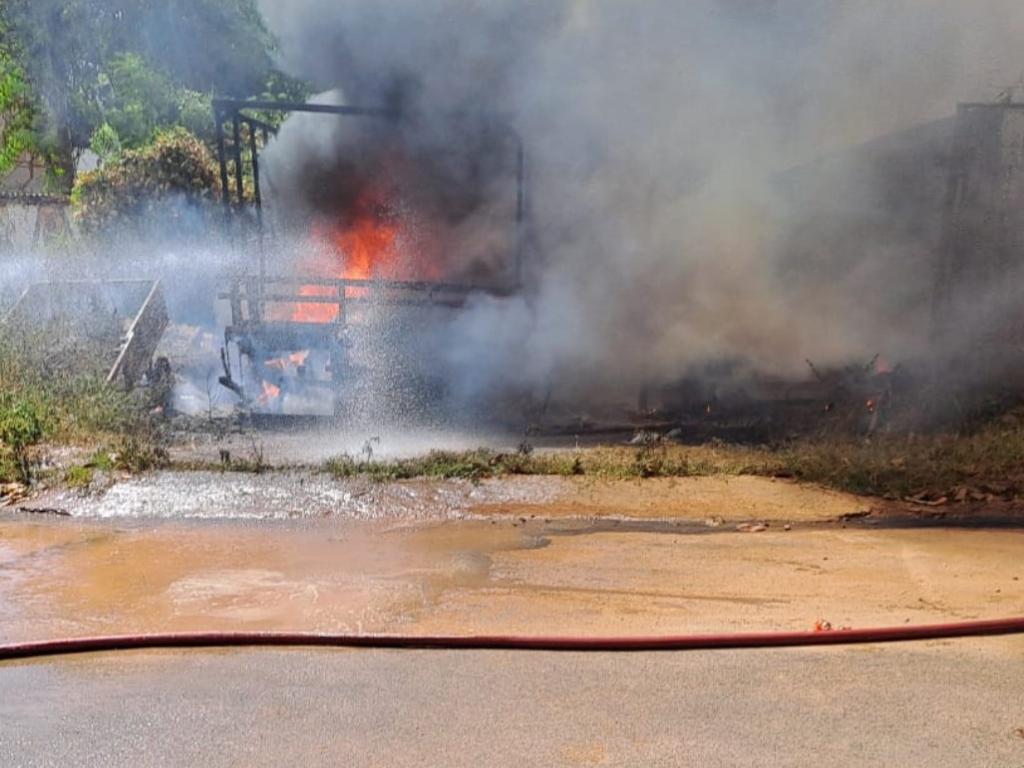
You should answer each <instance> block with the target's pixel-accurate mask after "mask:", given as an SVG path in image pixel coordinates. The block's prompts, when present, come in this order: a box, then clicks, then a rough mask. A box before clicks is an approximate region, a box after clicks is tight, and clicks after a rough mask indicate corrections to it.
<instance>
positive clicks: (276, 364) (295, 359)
mask: <svg viewBox="0 0 1024 768" xmlns="http://www.w3.org/2000/svg"><path fill="white" fill-rule="evenodd" d="M308 357H309V350H308V349H306V350H303V351H302V352H295V353H294V354H291V355H286V356H285V357H279V358H277V359H275V360H267V362H266V363H264V365H265V366H266V367H267V368H272V369H276V370H278V371H282V372H284V371H286V370H287V369H288V368H290V367H295V368H299V367H301V366H303V365H305V364H306V359H307V358H308Z"/></svg>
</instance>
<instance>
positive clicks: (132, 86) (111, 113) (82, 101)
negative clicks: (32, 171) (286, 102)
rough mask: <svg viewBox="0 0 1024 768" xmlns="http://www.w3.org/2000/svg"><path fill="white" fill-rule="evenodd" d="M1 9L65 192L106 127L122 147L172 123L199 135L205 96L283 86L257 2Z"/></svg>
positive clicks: (26, 0)
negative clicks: (79, 160) (81, 155)
mask: <svg viewBox="0 0 1024 768" xmlns="http://www.w3.org/2000/svg"><path fill="white" fill-rule="evenodd" d="M2 13H3V18H4V21H5V23H6V25H7V29H8V36H9V37H10V38H11V39H12V40H13V41H14V42H15V43H16V47H17V50H18V64H19V65H20V67H21V68H22V72H23V75H24V77H23V80H24V82H25V83H26V84H27V85H28V86H30V88H31V90H32V92H33V93H34V95H35V98H36V99H37V100H38V103H39V104H40V105H42V107H43V110H42V112H43V116H44V118H45V119H41V120H40V119H37V120H36V121H35V124H34V134H35V140H36V141H37V143H38V144H40V145H45V146H47V147H49V148H51V150H52V154H53V156H54V158H55V163H54V166H55V171H56V174H57V175H58V176H60V177H62V178H63V181H64V183H65V185H66V187H67V188H68V189H70V188H71V186H72V184H73V181H74V166H75V157H76V155H77V153H78V152H79V151H80V150H82V149H84V148H85V147H88V146H89V145H90V143H91V142H92V140H93V137H94V134H95V133H96V131H97V129H99V128H100V127H101V126H103V125H107V126H109V127H110V128H112V129H113V130H114V131H115V132H116V134H117V136H118V140H119V142H120V143H121V144H122V145H123V146H124V147H126V148H132V147H141V146H143V145H144V144H145V143H147V142H149V141H151V140H152V138H153V136H154V135H155V132H156V131H158V130H160V129H162V128H166V127H168V126H172V125H177V124H185V125H187V126H188V127H189V128H190V130H192V131H193V132H195V133H198V134H199V135H203V134H204V133H209V132H210V131H211V130H212V116H210V114H209V106H208V99H209V96H210V95H211V94H217V95H230V96H236V97H245V96H251V95H257V94H260V93H262V92H263V91H264V90H265V89H266V87H267V83H269V82H277V83H280V82H287V78H285V77H284V76H282V75H281V74H280V73H279V72H277V71H276V70H275V69H274V66H273V58H272V56H273V40H272V38H271V36H270V34H269V33H268V32H267V30H266V27H265V26H264V24H263V20H262V17H261V15H260V13H259V10H258V8H257V6H256V0H161V2H153V0H3V6H2ZM204 101H206V102H207V104H206V105H205V107H204V106H203V105H202V102H204ZM204 126H205V127H204Z"/></svg>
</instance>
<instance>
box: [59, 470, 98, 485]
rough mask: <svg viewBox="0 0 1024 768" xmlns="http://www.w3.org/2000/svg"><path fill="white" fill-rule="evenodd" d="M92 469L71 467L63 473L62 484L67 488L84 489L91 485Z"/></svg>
mask: <svg viewBox="0 0 1024 768" xmlns="http://www.w3.org/2000/svg"><path fill="white" fill-rule="evenodd" d="M92 480H93V471H92V468H91V467H85V466H81V467H78V466H76V467H71V468H70V469H69V470H68V471H67V472H65V473H64V484H65V485H67V487H68V488H77V489H79V490H86V489H87V488H88V487H89V486H90V485H92Z"/></svg>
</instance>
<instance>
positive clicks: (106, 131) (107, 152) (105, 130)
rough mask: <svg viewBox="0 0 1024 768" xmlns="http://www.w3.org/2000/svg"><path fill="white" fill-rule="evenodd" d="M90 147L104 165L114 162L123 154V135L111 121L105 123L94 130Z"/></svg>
mask: <svg viewBox="0 0 1024 768" xmlns="http://www.w3.org/2000/svg"><path fill="white" fill-rule="evenodd" d="M89 148H90V149H91V150H92V151H93V152H95V153H96V156H97V157H98V158H99V159H100V162H101V163H103V164H104V165H106V164H108V163H112V162H113V161H114V160H116V159H117V158H118V157H120V156H121V137H120V136H118V135H117V131H116V130H114V128H113V126H111V125H110V123H103V124H102V125H101V126H100V127H99V128H97V129H96V130H95V131H94V132H93V134H92V139H90V141H89Z"/></svg>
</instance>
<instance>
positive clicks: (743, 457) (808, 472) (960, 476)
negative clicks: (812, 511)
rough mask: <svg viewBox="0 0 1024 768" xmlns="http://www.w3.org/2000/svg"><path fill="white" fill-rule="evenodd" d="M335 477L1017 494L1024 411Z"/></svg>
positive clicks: (922, 496) (351, 462)
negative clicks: (865, 434) (876, 432)
mask: <svg viewBox="0 0 1024 768" xmlns="http://www.w3.org/2000/svg"><path fill="white" fill-rule="evenodd" d="M324 470H325V471H326V472H328V473H329V474H331V475H333V476H335V477H345V478H347V477H367V478H370V479H372V480H376V481H381V482H386V481H393V480H406V479H412V478H420V477H422V478H460V479H467V480H473V481H479V480H484V479H487V478H493V477H502V476H510V475H557V476H588V477H598V478H608V479H643V478H656V477H698V476H709V475H755V476H765V477H786V478H793V479H796V480H800V481H803V482H811V483H817V484H820V485H823V486H826V487H829V488H834V489H836V490H842V491H848V492H851V493H856V494H865V495H873V496H884V497H890V498H898V499H904V498H912V499H914V500H919V501H922V502H926V503H932V502H936V501H942V500H943V499H945V500H950V501H969V500H988V499H991V498H1016V497H1017V496H1019V495H1020V494H1021V493H1024V414H1022V415H1018V414H1016V413H1011V414H1008V415H1006V416H1003V417H1002V418H1001V419H1000V420H999V421H998V422H995V423H990V424H988V425H985V426H982V427H980V428H979V429H978V430H977V431H975V432H973V433H971V434H960V435H953V434H942V435H927V436H906V435H903V436H895V435H887V436H882V437H877V438H874V439H872V440H870V441H866V440H864V439H860V438H855V437H849V438H833V439H829V440H817V439H811V438H804V439H795V440H791V441H788V442H786V443H783V444H780V445H777V446H741V445H730V444H726V443H719V442H712V443H709V444H706V445H701V446H685V445H678V444H674V443H670V442H667V441H656V442H654V443H652V444H649V445H644V446H639V447H635V446H604V447H594V448H583V449H575V450H571V449H567V450H539V451H538V450H530V449H529V448H528V447H525V446H524V448H523V449H521V450H519V451H517V452H508V453H502V452H496V451H490V450H484V449H479V450H474V451H465V452H434V453H430V454H427V455H425V456H422V457H418V458H410V459H400V460H375V459H373V458H367V457H362V458H356V457H351V456H343V457H339V458H336V459H333V460H331V461H329V462H327V463H326V464H325V465H324Z"/></svg>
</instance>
